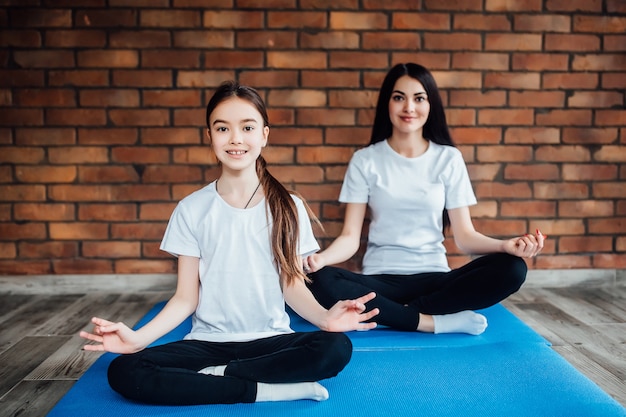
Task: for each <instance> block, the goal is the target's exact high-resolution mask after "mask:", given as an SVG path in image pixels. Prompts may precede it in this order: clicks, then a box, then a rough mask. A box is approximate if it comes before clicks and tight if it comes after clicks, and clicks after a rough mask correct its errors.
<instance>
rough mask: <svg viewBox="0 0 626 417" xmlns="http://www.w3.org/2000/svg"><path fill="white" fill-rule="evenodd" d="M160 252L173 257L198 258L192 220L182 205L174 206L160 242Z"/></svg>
mask: <svg viewBox="0 0 626 417" xmlns="http://www.w3.org/2000/svg"><path fill="white" fill-rule="evenodd" d="M161 250H163V251H166V252H169V253H170V254H172V255H174V256H179V255H184V256H194V257H197V258H199V257H200V246H199V244H198V239H197V238H196V236H195V234H194V227H193V223H192V219H191V216H190V215H189V213H188V212H187V211H186V210H185V207H184V205H183V204H182V203H179V204H178V205H177V206H176V208H175V209H174V212H173V213H172V215H171V217H170V221H169V223H168V224H167V228H166V229H165V234H164V236H163V240H162V241H161Z"/></svg>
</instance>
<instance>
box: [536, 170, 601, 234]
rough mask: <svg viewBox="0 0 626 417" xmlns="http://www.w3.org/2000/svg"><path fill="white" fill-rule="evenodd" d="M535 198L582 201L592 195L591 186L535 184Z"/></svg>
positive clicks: (579, 184)
mask: <svg viewBox="0 0 626 417" xmlns="http://www.w3.org/2000/svg"><path fill="white" fill-rule="evenodd" d="M533 197H535V198H538V199H547V200H563V199H578V200H580V199H587V198H589V197H590V193H589V186H588V185H586V184H581V183H548V182H535V183H534V184H533ZM548 235H549V234H548Z"/></svg>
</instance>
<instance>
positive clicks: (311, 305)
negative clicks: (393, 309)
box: [283, 278, 378, 332]
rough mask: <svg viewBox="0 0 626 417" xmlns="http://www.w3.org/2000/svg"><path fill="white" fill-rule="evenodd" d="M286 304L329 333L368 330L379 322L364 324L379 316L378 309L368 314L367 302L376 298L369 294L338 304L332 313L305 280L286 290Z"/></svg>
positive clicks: (289, 286)
mask: <svg viewBox="0 0 626 417" xmlns="http://www.w3.org/2000/svg"><path fill="white" fill-rule="evenodd" d="M283 295H284V297H285V302H286V303H287V304H288V305H289V306H290V307H291V308H292V309H293V311H295V312H296V313H297V314H298V315H300V316H301V317H302V318H304V319H305V320H307V321H308V322H310V323H312V324H314V325H315V326H317V327H319V328H320V329H321V330H325V331H328V332H347V331H351V330H369V329H373V328H374V327H376V323H364V322H365V321H367V320H370V319H371V318H372V317H374V316H375V315H377V314H378V309H377V308H375V309H373V310H371V311H369V312H367V313H364V311H365V303H367V302H368V301H370V300H371V299H373V298H374V297H375V296H376V295H375V294H374V293H369V294H367V295H364V296H363V297H359V298H357V299H356V300H346V301H339V302H337V303H336V304H335V305H334V306H333V307H332V308H331V309H330V310H326V309H325V308H324V307H322V306H321V305H320V304H319V303H318V302H317V300H316V299H315V297H314V296H313V294H311V291H309V289H308V288H307V286H306V284H305V283H304V280H303V279H300V278H298V279H295V280H294V282H293V284H291V285H288V286H286V288H283Z"/></svg>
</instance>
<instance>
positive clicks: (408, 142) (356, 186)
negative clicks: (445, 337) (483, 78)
mask: <svg viewBox="0 0 626 417" xmlns="http://www.w3.org/2000/svg"><path fill="white" fill-rule="evenodd" d="M339 201H341V202H343V203H347V205H346V211H345V219H344V225H343V230H342V232H341V234H340V235H339V236H338V237H337V239H336V240H335V241H334V242H333V243H332V244H331V245H330V246H329V247H328V248H327V249H326V250H325V251H323V252H320V253H317V254H313V255H311V256H309V257H308V258H306V259H305V262H304V269H305V271H307V272H311V274H310V275H309V277H310V278H311V280H312V284H311V285H310V289H311V290H312V292H313V293H314V295H315V296H316V298H317V299H318V300H319V301H320V302H321V303H322V305H330V304H332V303H333V302H334V301H336V300H340V299H344V298H354V297H356V296H360V295H363V294H367V293H369V292H370V291H375V292H376V298H375V299H374V300H373V301H370V302H369V303H368V305H367V306H368V308H373V307H377V308H379V309H380V314H379V316H378V317H377V319H376V320H377V322H378V323H379V324H382V325H386V326H390V327H394V328H396V329H401V330H409V331H415V330H417V331H422V332H434V333H452V332H461V333H469V334H473V335H477V334H480V333H482V332H483V331H484V330H485V328H486V327H487V320H486V318H485V317H484V316H483V315H481V314H478V313H475V312H473V311H472V310H475V309H481V308H486V307H489V306H491V305H494V304H496V303H498V302H500V301H501V300H503V299H504V298H506V297H508V296H509V295H510V294H512V293H513V292H515V291H517V290H518V289H519V288H520V286H521V285H522V283H523V282H524V280H525V278H526V271H527V267H526V263H525V262H524V261H523V260H522V259H521V258H520V257H532V256H535V255H537V253H539V251H540V250H541V249H542V248H543V242H544V239H545V236H543V235H542V234H541V232H539V231H537V232H536V233H535V234H527V235H524V236H521V237H515V238H512V239H508V240H498V239H493V238H490V237H487V236H485V235H482V234H481V233H479V232H477V231H476V230H475V229H474V226H473V224H472V219H471V217H470V211H469V208H468V207H469V206H470V205H473V204H476V198H475V196H474V193H473V191H472V186H471V183H470V180H469V176H468V173H467V169H466V166H465V163H464V161H463V158H462V155H461V153H460V152H459V150H458V149H456V148H455V147H454V145H453V142H452V139H451V137H450V134H449V131H448V127H447V125H446V118H445V113H444V109H443V105H442V103H441V98H440V96H439V92H438V90H437V85H436V84H435V80H434V78H433V77H432V75H431V74H430V72H429V71H428V70H427V69H426V68H424V67H422V66H421V65H417V64H412V63H409V64H399V65H396V66H395V67H393V68H392V69H391V70H390V71H389V73H388V74H387V76H386V77H385V79H384V81H383V84H382V86H381V88H380V92H379V97H378V104H377V108H376V115H375V119H374V125H373V128H372V136H371V141H370V145H369V146H368V147H366V148H364V149H361V150H358V151H357V152H356V153H355V154H354V156H353V158H352V160H351V161H350V164H349V166H348V170H347V172H346V176H345V179H344V183H343V187H342V189H341V193H340V196H339ZM367 208H369V210H370V213H371V223H370V226H369V235H368V242H367V248H366V252H365V255H364V258H363V271H362V272H363V273H362V274H356V273H353V272H350V271H346V270H343V269H339V268H335V267H327V266H326V265H332V264H337V263H340V262H344V261H346V260H348V259H350V257H352V256H353V255H354V254H355V253H356V251H357V250H358V248H359V244H360V238H361V229H362V226H363V221H364V219H365V215H366V210H367ZM448 222H449V225H450V226H451V229H452V232H453V235H454V241H455V243H456V244H457V246H458V247H459V248H460V249H461V250H462V251H464V252H466V253H470V254H488V255H486V256H482V257H479V258H477V259H475V260H473V261H471V262H470V263H468V264H467V265H465V266H463V267H461V268H459V269H455V270H450V268H449V266H448V263H447V259H446V251H445V247H444V245H443V240H444V235H443V230H444V228H445V226H446V225H447V224H448Z"/></svg>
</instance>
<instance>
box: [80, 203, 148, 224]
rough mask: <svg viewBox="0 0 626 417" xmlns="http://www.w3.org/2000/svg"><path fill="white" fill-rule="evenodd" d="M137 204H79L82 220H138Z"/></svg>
mask: <svg viewBox="0 0 626 417" xmlns="http://www.w3.org/2000/svg"><path fill="white" fill-rule="evenodd" d="M137 219H138V217H137V206H136V204H134V203H133V204H79V205H78V220H80V221H134V220H137Z"/></svg>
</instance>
